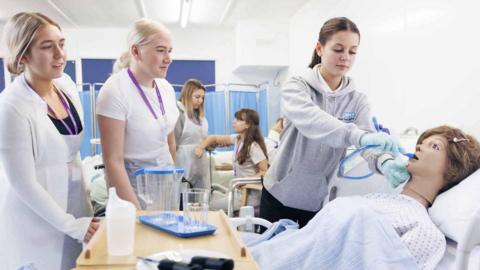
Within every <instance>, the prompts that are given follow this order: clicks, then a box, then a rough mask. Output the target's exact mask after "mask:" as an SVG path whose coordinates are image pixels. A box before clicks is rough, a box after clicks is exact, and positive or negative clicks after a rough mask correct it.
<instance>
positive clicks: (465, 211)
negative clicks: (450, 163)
mask: <svg viewBox="0 0 480 270" xmlns="http://www.w3.org/2000/svg"><path fill="white" fill-rule="evenodd" d="M479 208H480V169H479V170H477V171H476V172H474V173H473V174H471V175H470V176H468V177H467V178H466V179H465V180H463V181H462V182H461V183H460V184H458V185H456V186H454V187H453V188H451V189H450V190H448V191H446V192H443V193H442V194H440V195H439V196H438V197H437V198H436V199H435V201H434V202H433V205H432V207H430V209H429V210H428V212H429V214H430V217H431V218H432V220H433V222H434V223H435V225H437V226H438V228H439V229H440V230H441V231H442V232H443V233H444V234H445V235H446V236H447V237H448V238H450V239H452V240H455V241H457V243H458V242H459V241H460V239H462V237H463V234H464V233H465V232H466V231H467V227H468V224H469V222H470V220H471V218H472V216H473V215H474V214H475V213H476V211H477V210H478V209H479Z"/></svg>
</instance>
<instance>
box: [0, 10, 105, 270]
mask: <svg viewBox="0 0 480 270" xmlns="http://www.w3.org/2000/svg"><path fill="white" fill-rule="evenodd" d="M3 40H5V41H6V43H7V49H8V53H9V55H8V58H7V66H8V70H9V71H10V73H11V74H13V75H16V78H15V80H14V81H13V82H12V84H10V85H9V86H8V87H7V88H6V89H5V90H4V91H3V92H2V94H1V95H0V130H1V132H0V165H1V166H0V167H3V170H4V173H5V178H6V180H7V181H3V182H2V184H1V185H0V186H1V187H2V189H4V190H2V193H3V194H6V195H5V198H3V199H2V201H1V202H0V215H1V218H0V219H1V220H2V222H1V223H0V243H2V247H0V262H1V264H2V269H17V268H18V267H20V266H22V265H24V264H27V263H33V265H34V266H35V267H36V268H38V269H71V268H72V267H75V259H76V258H77V257H78V255H79V254H80V252H81V248H82V245H81V243H82V242H88V241H89V240H90V239H91V237H92V235H93V234H94V233H95V231H96V230H97V228H98V220H96V219H92V217H91V216H92V209H91V205H90V203H89V200H88V196H87V193H86V189H85V185H84V182H83V181H82V171H81V167H80V166H81V163H80V155H79V150H80V145H81V142H82V136H83V133H82V131H83V123H82V117H83V112H82V106H81V104H80V99H79V96H78V92H77V89H76V85H75V83H74V82H73V81H72V80H71V79H70V77H68V75H65V74H64V73H63V69H64V67H65V62H66V55H65V50H64V44H65V38H64V37H63V34H62V31H61V28H60V26H59V25H58V24H57V23H55V22H54V21H52V20H51V19H50V18H48V17H46V16H45V15H43V14H40V13H26V12H21V13H18V14H16V15H14V16H13V17H12V18H11V19H10V20H9V21H8V22H7V24H6V26H5V28H4V38H3Z"/></svg>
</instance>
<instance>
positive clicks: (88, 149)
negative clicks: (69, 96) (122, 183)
mask: <svg viewBox="0 0 480 270" xmlns="http://www.w3.org/2000/svg"><path fill="white" fill-rule="evenodd" d="M87 90H88V89H84V91H82V92H81V93H80V101H81V102H82V107H83V125H84V126H83V134H84V135H83V141H82V146H81V147H80V156H81V157H82V159H83V158H85V157H87V156H91V155H93V153H92V146H91V144H90V139H91V138H92V128H91V126H92V119H91V117H92V109H91V108H92V107H91V106H90V91H87ZM95 92H96V95H97V96H98V90H96V91H95ZM96 129H97V135H96V137H97V138H99V137H100V135H99V132H98V124H97V127H96ZM96 147H97V149H96V150H97V154H98V153H101V151H102V148H101V147H100V145H97V146H96Z"/></svg>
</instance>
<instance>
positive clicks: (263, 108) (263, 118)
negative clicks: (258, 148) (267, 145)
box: [257, 89, 268, 137]
mask: <svg viewBox="0 0 480 270" xmlns="http://www.w3.org/2000/svg"><path fill="white" fill-rule="evenodd" d="M267 111H268V108H267V89H262V90H260V93H259V98H258V106H257V112H258V114H259V115H260V129H261V130H262V135H263V136H265V137H266V136H267V135H268V113H267Z"/></svg>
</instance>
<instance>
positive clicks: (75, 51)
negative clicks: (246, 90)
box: [65, 28, 235, 82]
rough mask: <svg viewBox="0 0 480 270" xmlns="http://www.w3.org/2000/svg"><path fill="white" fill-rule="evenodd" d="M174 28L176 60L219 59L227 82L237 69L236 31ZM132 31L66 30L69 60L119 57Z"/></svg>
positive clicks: (220, 76)
mask: <svg viewBox="0 0 480 270" xmlns="http://www.w3.org/2000/svg"><path fill="white" fill-rule="evenodd" d="M187 29H188V30H185V29H181V28H178V29H175V28H174V29H170V30H171V32H172V38H173V53H172V56H173V58H174V59H188V60H215V63H216V74H215V76H216V80H217V82H224V81H227V80H228V79H229V76H230V73H231V72H232V70H233V66H234V63H233V61H234V58H233V57H232V56H233V55H234V53H235V48H234V42H235V41H234V33H233V31H232V30H228V29H220V30H215V31H211V30H206V29H201V28H200V29H198V28H197V29H195V28H187ZM127 34H128V29H120V28H104V29H98V28H92V29H85V28H84V29H66V30H65V36H66V38H67V41H68V45H67V46H68V47H67V50H68V58H69V59H80V58H117V57H118V56H119V55H120V54H121V53H122V52H124V51H125V50H127V45H126V37H127Z"/></svg>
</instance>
